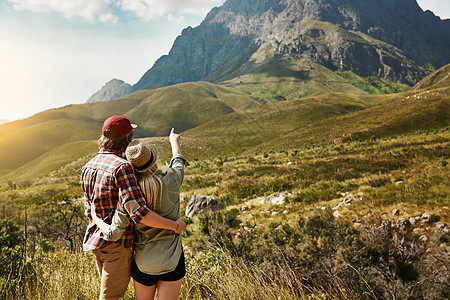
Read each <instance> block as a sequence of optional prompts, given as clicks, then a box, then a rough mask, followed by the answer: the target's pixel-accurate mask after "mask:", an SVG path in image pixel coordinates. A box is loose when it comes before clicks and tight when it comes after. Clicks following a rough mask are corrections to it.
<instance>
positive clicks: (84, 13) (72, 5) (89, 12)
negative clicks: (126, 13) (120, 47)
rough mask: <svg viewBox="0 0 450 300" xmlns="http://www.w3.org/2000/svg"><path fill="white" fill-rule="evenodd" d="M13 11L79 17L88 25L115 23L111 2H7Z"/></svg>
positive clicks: (44, 0)
mask: <svg viewBox="0 0 450 300" xmlns="http://www.w3.org/2000/svg"><path fill="white" fill-rule="evenodd" d="M7 1H8V2H9V3H11V4H12V6H13V8H14V9H15V10H28V11H31V12H36V13H59V14H62V15H63V16H64V17H65V18H67V19H73V18H75V17H79V18H81V19H82V20H84V21H86V22H88V23H98V22H102V23H109V22H113V23H114V22H117V21H118V19H119V18H118V17H117V16H116V15H114V14H113V12H112V9H111V6H110V5H111V0H76V1H75V0H7Z"/></svg>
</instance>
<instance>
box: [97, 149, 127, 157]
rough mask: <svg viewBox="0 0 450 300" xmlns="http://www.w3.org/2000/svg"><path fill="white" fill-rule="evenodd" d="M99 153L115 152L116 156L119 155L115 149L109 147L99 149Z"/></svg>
mask: <svg viewBox="0 0 450 300" xmlns="http://www.w3.org/2000/svg"><path fill="white" fill-rule="evenodd" d="M98 153H99V154H115V155H117V156H121V155H120V154H119V152H117V151H115V150H111V149H100V151H98Z"/></svg>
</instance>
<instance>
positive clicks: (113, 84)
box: [86, 79, 132, 103]
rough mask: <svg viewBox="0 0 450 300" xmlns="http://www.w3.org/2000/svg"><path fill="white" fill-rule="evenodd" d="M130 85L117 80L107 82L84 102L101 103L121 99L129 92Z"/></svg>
mask: <svg viewBox="0 0 450 300" xmlns="http://www.w3.org/2000/svg"><path fill="white" fill-rule="evenodd" d="M131 89H132V87H131V85H130V84H128V83H125V82H124V81H122V80H119V79H112V80H110V81H109V82H107V83H106V84H105V85H104V86H103V87H102V88H101V89H100V90H99V91H97V92H96V93H95V94H93V95H92V96H91V97H90V98H89V99H88V100H87V101H86V102H87V103H92V102H102V101H108V100H112V99H116V98H120V97H123V96H125V95H127V94H129V93H130V92H131Z"/></svg>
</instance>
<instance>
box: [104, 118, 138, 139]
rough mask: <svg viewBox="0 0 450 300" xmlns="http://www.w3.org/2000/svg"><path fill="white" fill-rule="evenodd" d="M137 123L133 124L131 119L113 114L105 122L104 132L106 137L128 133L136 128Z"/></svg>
mask: <svg viewBox="0 0 450 300" xmlns="http://www.w3.org/2000/svg"><path fill="white" fill-rule="evenodd" d="M136 127H137V125H136V124H131V123H130V120H128V119H127V118H124V117H122V116H112V117H109V118H108V119H106V120H105V122H104V123H103V129H102V133H103V135H104V136H106V137H116V136H119V135H122V134H126V133H128V132H130V131H131V130H133V128H136Z"/></svg>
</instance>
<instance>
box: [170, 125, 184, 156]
mask: <svg viewBox="0 0 450 300" xmlns="http://www.w3.org/2000/svg"><path fill="white" fill-rule="evenodd" d="M180 138H181V136H180V135H179V134H177V133H175V129H174V128H172V130H171V131H170V134H169V141H170V144H171V145H172V155H175V154H181V149H180V145H179V144H178V140H179V139H180Z"/></svg>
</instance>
